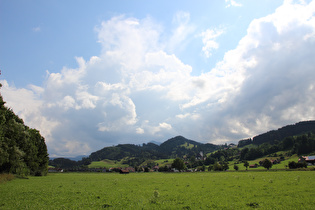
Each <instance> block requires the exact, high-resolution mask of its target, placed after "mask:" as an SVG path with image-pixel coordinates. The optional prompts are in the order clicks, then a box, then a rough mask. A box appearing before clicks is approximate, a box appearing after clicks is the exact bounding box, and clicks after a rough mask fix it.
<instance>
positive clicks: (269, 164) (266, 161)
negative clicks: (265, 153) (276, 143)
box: [262, 159, 272, 170]
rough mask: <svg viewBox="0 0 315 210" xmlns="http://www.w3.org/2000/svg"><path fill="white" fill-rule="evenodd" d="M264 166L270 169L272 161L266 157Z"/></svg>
mask: <svg viewBox="0 0 315 210" xmlns="http://www.w3.org/2000/svg"><path fill="white" fill-rule="evenodd" d="M262 166H263V167H264V168H266V169H267V170H269V169H270V168H271V167H272V162H271V161H270V160H268V159H265V160H264V161H263V162H262Z"/></svg>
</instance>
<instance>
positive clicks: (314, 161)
mask: <svg viewBox="0 0 315 210" xmlns="http://www.w3.org/2000/svg"><path fill="white" fill-rule="evenodd" d="M304 161H305V162H306V163H307V165H309V166H312V165H315V156H302V157H301V158H300V159H299V161H298V162H304Z"/></svg>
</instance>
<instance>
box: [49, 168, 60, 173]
mask: <svg viewBox="0 0 315 210" xmlns="http://www.w3.org/2000/svg"><path fill="white" fill-rule="evenodd" d="M48 172H49V173H57V172H61V173H62V172H63V169H62V168H48Z"/></svg>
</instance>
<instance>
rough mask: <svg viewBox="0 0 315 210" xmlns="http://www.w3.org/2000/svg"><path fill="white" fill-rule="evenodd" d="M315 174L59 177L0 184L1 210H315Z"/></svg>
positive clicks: (296, 172)
mask: <svg viewBox="0 0 315 210" xmlns="http://www.w3.org/2000/svg"><path fill="white" fill-rule="evenodd" d="M314 179H315V172H314V171H265V172H255V171H248V172H201V173H132V174H127V175H122V174H117V173H63V174H62V173H60V174H49V175H48V176H46V177H45V176H44V177H29V179H14V180H12V181H9V182H5V183H2V184H0V209H102V208H109V209H250V208H260V209H314V206H315V200H314V197H315V181H314Z"/></svg>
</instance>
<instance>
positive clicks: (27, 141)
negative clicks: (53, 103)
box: [0, 84, 49, 175]
mask: <svg viewBox="0 0 315 210" xmlns="http://www.w3.org/2000/svg"><path fill="white" fill-rule="evenodd" d="M1 86H2V85H1V84H0V88H1ZM48 159H49V158H48V153H47V147H46V143H45V139H44V138H43V137H42V136H41V135H40V133H39V131H38V130H35V129H31V128H29V127H27V126H26V125H24V122H23V120H22V119H21V118H19V117H18V116H17V115H15V114H14V112H13V111H12V110H11V109H9V108H7V107H6V106H5V102H4V101H3V98H2V96H1V95H0V173H14V174H19V175H29V174H31V175H45V174H46V173H47V167H48Z"/></svg>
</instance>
